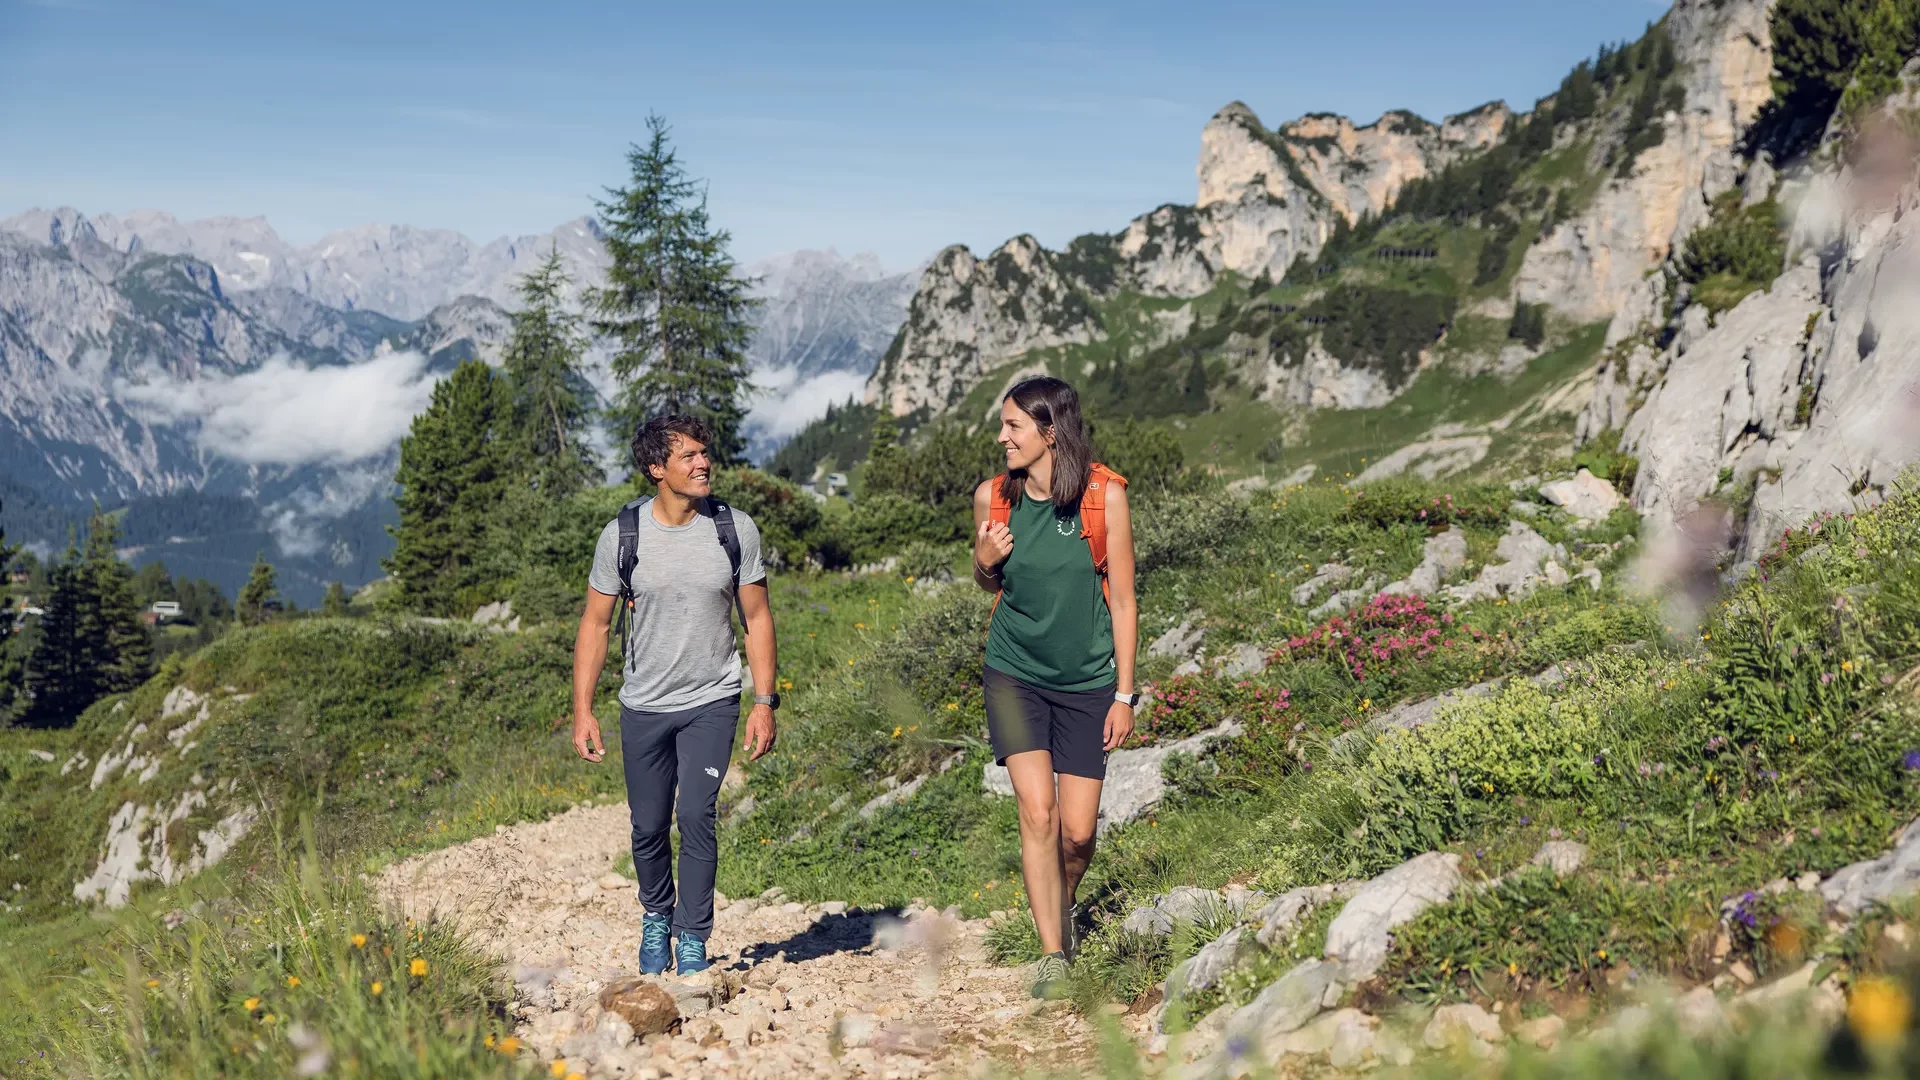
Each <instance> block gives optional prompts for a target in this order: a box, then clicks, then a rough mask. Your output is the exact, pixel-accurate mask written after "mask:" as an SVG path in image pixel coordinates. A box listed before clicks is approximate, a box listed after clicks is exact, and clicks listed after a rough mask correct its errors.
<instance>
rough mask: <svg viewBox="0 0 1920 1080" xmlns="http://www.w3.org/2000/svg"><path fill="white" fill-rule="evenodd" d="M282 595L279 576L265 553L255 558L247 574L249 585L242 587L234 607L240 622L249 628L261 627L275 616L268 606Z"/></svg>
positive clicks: (257, 554)
mask: <svg viewBox="0 0 1920 1080" xmlns="http://www.w3.org/2000/svg"><path fill="white" fill-rule="evenodd" d="M279 595H280V583H279V580H278V575H276V574H275V573H274V572H273V564H272V563H270V562H268V561H267V556H266V554H265V553H264V552H259V553H255V555H254V556H253V569H252V570H251V571H249V572H248V573H247V583H246V584H244V585H242V586H240V595H239V596H238V597H237V598H236V602H235V603H234V605H233V608H234V611H235V612H237V613H238V614H239V616H240V621H241V622H242V623H245V624H246V625H248V626H259V625H260V624H261V623H263V622H266V621H267V619H268V618H269V617H270V616H271V615H272V614H273V609H272V608H270V607H268V604H269V603H270V602H271V601H272V600H273V599H274V598H275V597H277V596H279Z"/></svg>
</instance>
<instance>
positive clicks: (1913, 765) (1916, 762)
mask: <svg viewBox="0 0 1920 1080" xmlns="http://www.w3.org/2000/svg"><path fill="white" fill-rule="evenodd" d="M1900 767H1901V768H1903V769H1905V770H1907V771H1908V772H1915V771H1920V750H1909V751H1907V752H1906V753H1905V754H1902V755H1901V756H1900Z"/></svg>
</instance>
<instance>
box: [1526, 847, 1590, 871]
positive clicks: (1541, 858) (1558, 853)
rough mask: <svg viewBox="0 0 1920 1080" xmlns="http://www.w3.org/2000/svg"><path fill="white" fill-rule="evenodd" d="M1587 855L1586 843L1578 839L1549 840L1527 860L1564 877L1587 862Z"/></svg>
mask: <svg viewBox="0 0 1920 1080" xmlns="http://www.w3.org/2000/svg"><path fill="white" fill-rule="evenodd" d="M1587 855H1588V852H1587V845H1585V844H1582V843H1580V842H1579V841H1578V840H1549V841H1547V842H1546V843H1544V844H1541V845H1540V850H1539V851H1536V852H1534V853H1533V858H1531V859H1529V860H1527V861H1528V862H1529V863H1530V864H1532V865H1534V866H1544V867H1547V868H1548V869H1550V870H1552V871H1553V872H1554V874H1555V875H1556V876H1558V877H1566V876H1567V875H1568V874H1571V873H1574V872H1576V871H1578V870H1579V869H1580V868H1581V867H1582V866H1585V865H1586V864H1587Z"/></svg>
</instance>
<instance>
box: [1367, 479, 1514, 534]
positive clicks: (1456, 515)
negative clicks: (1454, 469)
mask: <svg viewBox="0 0 1920 1080" xmlns="http://www.w3.org/2000/svg"><path fill="white" fill-rule="evenodd" d="M1434 489H1435V485H1433V484H1428V483H1423V482H1421V481H1418V480H1412V479H1407V478H1400V477H1395V478H1391V479H1387V480H1377V481H1374V482H1373V483H1370V484H1367V485H1366V486H1364V487H1361V488H1358V489H1356V490H1355V491H1354V493H1353V498H1352V500H1351V501H1350V502H1349V503H1348V504H1347V507H1346V509H1345V510H1344V511H1343V512H1342V513H1341V519H1342V520H1344V521H1350V522H1356V523H1361V524H1366V525H1371V526H1373V527H1375V528H1382V529H1384V528H1386V527H1388V526H1390V525H1394V524H1401V523H1404V524H1413V525H1421V526H1426V527H1428V528H1436V529H1437V528H1439V527H1441V526H1445V525H1455V524H1457V525H1464V526H1470V527H1475V528H1482V529H1504V528H1506V526H1507V518H1508V516H1509V515H1508V513H1507V506H1508V504H1509V503H1511V502H1512V501H1513V494H1512V493H1511V492H1509V491H1508V490H1507V489H1506V487H1505V486H1503V485H1499V484H1467V485H1462V486H1461V487H1460V488H1459V489H1458V490H1457V491H1445V492H1436V491H1435V490H1434Z"/></svg>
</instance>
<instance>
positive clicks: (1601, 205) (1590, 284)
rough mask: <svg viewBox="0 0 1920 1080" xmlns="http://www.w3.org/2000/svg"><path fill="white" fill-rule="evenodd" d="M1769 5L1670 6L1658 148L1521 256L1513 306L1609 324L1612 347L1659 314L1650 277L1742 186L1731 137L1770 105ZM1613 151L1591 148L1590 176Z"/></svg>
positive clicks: (1683, 2) (1681, 0)
mask: <svg viewBox="0 0 1920 1080" xmlns="http://www.w3.org/2000/svg"><path fill="white" fill-rule="evenodd" d="M1767 7H1768V5H1767V3H1766V2H1765V0H1678V2H1677V3H1675V4H1674V6H1673V9H1672V10H1671V11H1670V12H1669V13H1668V15H1667V19H1666V22H1665V26H1666V29H1667V33H1668V34H1669V36H1670V37H1671V38H1672V40H1673V45H1674V51H1675V54H1676V56H1677V59H1678V61H1679V64H1680V67H1679V76H1678V77H1679V78H1680V79H1681V82H1682V87H1683V91H1684V98H1683V102H1684V103H1683V105H1682V107H1681V108H1680V110H1679V111H1677V112H1670V113H1668V114H1666V115H1665V116H1663V117H1660V118H1659V121H1658V122H1659V123H1660V124H1661V125H1662V129H1663V130H1664V132H1665V138H1664V139H1663V140H1662V141H1661V142H1660V143H1659V145H1657V146H1654V147H1652V148H1651V149H1648V150H1646V151H1645V152H1643V153H1642V154H1641V155H1640V156H1639V158H1638V159H1637V160H1636V161H1635V164H1634V166H1633V168H1632V171H1631V173H1630V174H1629V175H1627V176H1625V177H1620V178H1614V179H1610V180H1609V181H1608V182H1607V183H1606V184H1605V186H1604V187H1602V188H1601V190H1600V193H1599V194H1598V196H1596V197H1595V199H1594V202H1593V204H1592V205H1591V206H1589V207H1588V208H1587V209H1586V210H1585V211H1584V212H1583V213H1580V214H1578V215H1576V216H1575V217H1574V218H1572V219H1571V220H1569V221H1566V222H1563V223H1561V224H1560V225H1558V226H1557V227H1555V228H1554V230H1553V231H1552V232H1551V233H1549V234H1548V235H1547V237H1546V238H1545V239H1543V240H1542V241H1541V242H1540V243H1538V244H1536V245H1534V246H1533V247H1532V248H1530V249H1529V250H1528V251H1527V256H1526V261H1525V262H1524V263H1523V264H1522V266H1521V269H1520V273H1519V276H1518V278H1517V279H1516V282H1515V292H1516V295H1517V296H1518V298H1519V299H1520V300H1522V301H1525V302H1527V303H1544V304H1550V305H1552V306H1553V307H1555V308H1557V309H1558V310H1560V311H1561V312H1564V313H1565V314H1566V315H1568V316H1569V317H1571V318H1573V319H1576V320H1578V321H1581V322H1594V321H1598V320H1601V319H1611V320H1612V324H1611V328H1610V329H1609V331H1608V341H1609V343H1612V342H1614V341H1619V340H1621V339H1622V338H1625V337H1628V336H1630V335H1631V334H1632V333H1634V332H1636V331H1637V330H1638V329H1639V327H1640V325H1641V324H1642V323H1643V322H1645V321H1646V320H1647V319H1648V318H1650V317H1652V316H1653V315H1654V314H1655V313H1657V312H1658V311H1659V310H1660V300H1661V295H1662V294H1661V290H1662V289H1663V287H1664V286H1663V284H1662V283H1661V282H1659V281H1657V280H1648V279H1647V277H1646V274H1647V271H1648V270H1650V269H1652V268H1653V267H1655V266H1658V265H1659V264H1660V263H1661V262H1662V261H1663V260H1665V259H1666V258H1667V257H1668V256H1669V255H1671V254H1672V253H1673V252H1674V250H1675V248H1676V246H1678V245H1679V244H1680V243H1681V242H1682V241H1684V240H1685V239H1686V237H1687V234H1689V233H1690V232H1692V231H1693V229H1694V227H1695V226H1697V225H1699V224H1700V223H1701V222H1703V221H1705V220H1706V219H1707V216H1708V204H1709V202H1710V201H1711V200H1712V199H1713V197H1714V196H1716V195H1718V194H1720V193H1721V192H1723V191H1726V190H1728V189H1729V188H1732V187H1733V186H1734V185H1735V184H1737V183H1738V182H1739V181H1740V179H1741V176H1742V174H1743V173H1744V172H1745V166H1744V164H1743V163H1742V162H1741V161H1740V159H1739V158H1738V155H1737V153H1736V146H1737V143H1738V140H1739V137H1740V135H1741V133H1742V132H1743V131H1744V130H1745V129H1746V127H1747V126H1748V125H1749V124H1751V123H1752V122H1753V120H1754V118H1755V117H1756V116H1757V115H1758V114H1759V112H1760V108H1761V106H1763V105H1765V104H1766V102H1767V100H1768V99H1769V98H1770V97H1771V96H1772V93H1773V90H1772V85H1771V83H1770V81H1769V80H1770V76H1771V73H1772V67H1773V51H1772V46H1771V40H1772V39H1771V33H1770V30H1769V28H1768V24H1767ZM1630 107H1631V104H1630V103H1627V102H1623V103H1622V104H1621V105H1620V106H1619V108H1620V109H1622V110H1625V109H1628V108H1630ZM1610 148H1611V145H1610V144H1609V142H1608V141H1607V140H1602V141H1601V142H1600V143H1597V144H1596V145H1595V146H1594V148H1593V151H1592V153H1593V156H1594V160H1593V161H1592V162H1591V163H1590V164H1589V168H1592V169H1594V170H1595V171H1602V170H1604V169H1605V168H1606V165H1605V154H1606V151H1607V150H1608V149H1610Z"/></svg>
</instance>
